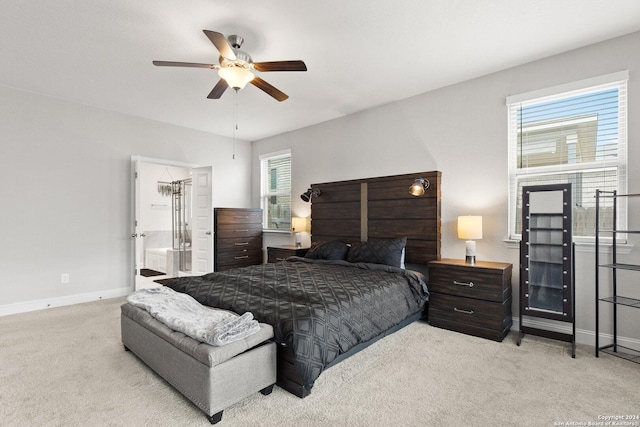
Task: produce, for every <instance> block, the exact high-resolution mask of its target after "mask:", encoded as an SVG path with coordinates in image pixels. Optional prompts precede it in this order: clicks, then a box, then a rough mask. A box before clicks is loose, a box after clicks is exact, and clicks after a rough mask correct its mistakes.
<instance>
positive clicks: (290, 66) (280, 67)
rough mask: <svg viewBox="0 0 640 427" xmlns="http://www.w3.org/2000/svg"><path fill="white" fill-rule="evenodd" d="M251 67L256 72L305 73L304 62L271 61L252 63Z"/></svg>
mask: <svg viewBox="0 0 640 427" xmlns="http://www.w3.org/2000/svg"><path fill="white" fill-rule="evenodd" d="M253 67H254V68H255V69H256V70H258V71H263V72H264V71H307V66H306V64H305V63H304V61H271V62H254V63H253Z"/></svg>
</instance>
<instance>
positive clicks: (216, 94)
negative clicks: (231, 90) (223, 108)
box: [207, 79, 229, 99]
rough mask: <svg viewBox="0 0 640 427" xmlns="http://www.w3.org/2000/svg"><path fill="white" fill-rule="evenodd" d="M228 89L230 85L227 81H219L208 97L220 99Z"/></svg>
mask: <svg viewBox="0 0 640 427" xmlns="http://www.w3.org/2000/svg"><path fill="white" fill-rule="evenodd" d="M228 87H229V85H228V84H227V81H226V80H225V79H220V80H218V83H216V85H215V86H214V87H213V89H212V90H211V92H210V93H209V95H207V98H209V99H220V97H221V96H222V94H223V93H224V91H225V90H227V88H228Z"/></svg>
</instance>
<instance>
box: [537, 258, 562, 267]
mask: <svg viewBox="0 0 640 427" xmlns="http://www.w3.org/2000/svg"><path fill="white" fill-rule="evenodd" d="M529 262H530V263H532V262H537V263H538V264H555V265H563V264H564V261H555V260H553V261H542V260H539V259H533V258H532V257H529Z"/></svg>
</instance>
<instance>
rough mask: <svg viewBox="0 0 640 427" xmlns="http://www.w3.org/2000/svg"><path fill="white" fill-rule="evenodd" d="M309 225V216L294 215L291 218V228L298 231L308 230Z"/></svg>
mask: <svg viewBox="0 0 640 427" xmlns="http://www.w3.org/2000/svg"><path fill="white" fill-rule="evenodd" d="M309 229H310V227H309V218H300V217H295V216H294V217H293V218H291V230H292V231H294V232H296V233H301V232H308V231H309Z"/></svg>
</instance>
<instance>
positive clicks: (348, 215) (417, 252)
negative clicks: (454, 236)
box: [311, 171, 442, 264]
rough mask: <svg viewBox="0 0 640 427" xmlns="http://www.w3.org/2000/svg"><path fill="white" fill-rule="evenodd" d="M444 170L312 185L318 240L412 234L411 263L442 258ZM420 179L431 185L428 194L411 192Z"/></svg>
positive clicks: (313, 225) (314, 238) (313, 221)
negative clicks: (420, 194)
mask: <svg viewBox="0 0 640 427" xmlns="http://www.w3.org/2000/svg"><path fill="white" fill-rule="evenodd" d="M441 175H442V173H441V172H438V171H431V172H416V173H411V174H405V175H394V176H386V177H378V178H366V179H355V180H350V181H340V182H326V183H322V184H312V185H311V188H312V189H319V190H320V192H321V194H320V196H318V197H314V198H313V199H312V208H311V235H312V241H314V242H316V241H323V240H324V241H326V240H340V241H342V242H345V243H354V242H360V241H367V240H368V241H375V240H379V239H392V238H396V237H404V236H406V237H407V249H406V259H405V262H407V263H412V264H426V263H427V262H429V261H432V260H437V259H440V179H441ZM416 178H425V179H428V180H429V182H430V183H431V185H430V186H429V188H428V189H427V191H426V192H425V194H424V195H422V196H420V197H415V196H412V195H411V194H409V186H410V185H411V184H413V182H414V180H415V179H416Z"/></svg>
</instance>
